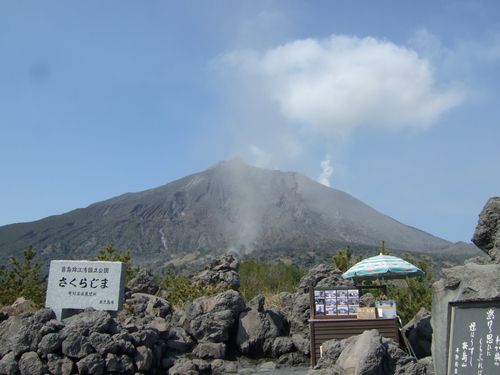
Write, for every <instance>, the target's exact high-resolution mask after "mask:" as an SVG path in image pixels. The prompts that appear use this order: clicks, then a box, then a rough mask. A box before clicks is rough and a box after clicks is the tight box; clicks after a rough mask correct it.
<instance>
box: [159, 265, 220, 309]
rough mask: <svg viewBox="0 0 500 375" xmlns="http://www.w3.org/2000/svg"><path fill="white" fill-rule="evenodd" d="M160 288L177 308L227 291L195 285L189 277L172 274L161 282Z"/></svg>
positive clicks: (168, 274)
mask: <svg viewBox="0 0 500 375" xmlns="http://www.w3.org/2000/svg"><path fill="white" fill-rule="evenodd" d="M159 286H160V289H162V290H163V291H164V292H166V294H167V296H166V298H167V300H168V301H169V302H170V303H172V304H173V305H174V306H177V307H182V306H184V305H185V304H186V303H187V302H191V301H193V300H195V299H196V298H199V297H203V296H213V295H215V294H217V293H220V292H222V291H224V290H225V289H223V288H217V287H215V286H213V285H207V284H199V283H193V282H192V281H191V280H190V279H189V278H188V277H186V276H182V275H176V274H174V273H172V272H169V273H167V274H166V275H165V276H164V277H163V278H162V279H161V280H160V283H159Z"/></svg>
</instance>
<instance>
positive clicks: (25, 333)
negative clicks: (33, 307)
mask: <svg viewBox="0 0 500 375" xmlns="http://www.w3.org/2000/svg"><path fill="white" fill-rule="evenodd" d="M42 326H43V324H42V323H39V322H37V321H35V320H34V319H33V317H32V315H31V314H29V313H25V314H21V315H16V316H11V317H9V318H8V319H7V320H4V321H3V322H1V323H0V358H1V357H3V356H4V355H5V354H7V353H8V352H10V351H12V352H14V355H15V356H19V355H20V354H22V353H24V352H28V351H33V352H34V351H36V350H37V347H38V342H39V341H40V340H41V338H42V337H41V335H40V333H39V330H40V329H41V328H42Z"/></svg>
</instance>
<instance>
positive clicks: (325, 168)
mask: <svg viewBox="0 0 500 375" xmlns="http://www.w3.org/2000/svg"><path fill="white" fill-rule="evenodd" d="M320 165H321V174H320V175H319V177H318V182H319V183H320V184H323V185H325V186H328V187H330V186H331V185H330V179H331V178H332V176H333V167H332V165H331V160H330V156H328V155H327V156H326V157H325V160H323V161H322V162H321V164H320Z"/></svg>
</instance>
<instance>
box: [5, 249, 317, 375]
mask: <svg viewBox="0 0 500 375" xmlns="http://www.w3.org/2000/svg"><path fill="white" fill-rule="evenodd" d="M237 269H238V261H237V260H236V259H235V258H234V257H232V256H225V257H223V258H222V259H220V260H217V261H214V262H213V263H212V264H211V267H210V268H207V269H206V270H205V271H203V272H202V273H201V274H199V275H197V276H196V277H195V280H196V282H199V283H204V282H206V283H209V284H211V285H215V286H217V287H222V286H224V287H226V288H227V287H228V286H232V287H236V286H239V278H238V273H237ZM155 294H157V295H155ZM159 295H161V293H160V291H159V290H158V285H157V283H156V282H155V281H154V278H153V277H152V275H151V274H150V273H148V272H147V271H141V272H140V273H139V274H138V275H137V276H136V277H135V278H134V279H133V280H131V282H129V284H128V292H127V293H126V300H125V304H124V310H122V311H121V312H119V313H118V314H117V316H116V317H113V316H111V315H110V314H109V313H108V312H105V311H94V310H91V309H88V310H85V311H83V312H81V313H79V314H76V315H73V316H71V317H70V318H67V319H64V320H63V321H58V320H56V319H55V318H56V317H55V315H54V313H53V312H52V311H51V310H50V309H42V310H38V311H36V312H34V313H33V312H26V313H21V314H19V315H12V314H9V313H2V315H1V316H0V374H1V375H3V374H21V375H27V374H30V375H38V374H40V375H42V374H54V375H65V374H67V375H69V374H75V373H79V374H93V375H100V374H108V373H113V374H136V373H137V374H159V373H161V374H167V373H168V374H171V375H175V374H177V375H180V374H183V375H184V374H226V373H236V372H237V371H238V362H237V361H235V359H237V358H238V357H239V356H241V355H246V356H249V357H253V358H262V357H268V358H274V359H275V360H279V361H280V362H282V363H287V364H297V363H304V362H306V361H307V358H306V356H305V354H304V352H305V351H307V350H306V349H304V348H305V347H307V346H308V345H307V344H306V343H304V342H302V341H300V339H299V340H295V339H294V338H292V336H289V333H290V329H289V323H288V320H287V319H286V317H285V316H284V315H283V314H282V313H281V312H280V311H278V310H272V309H268V310H266V309H264V302H265V301H264V298H263V297H259V298H256V299H255V300H254V301H251V302H250V303H249V304H248V306H247V304H246V303H245V302H244V300H243V298H242V297H241V294H240V293H239V292H238V291H235V290H232V289H229V290H226V291H223V292H221V293H218V294H216V295H214V296H209V297H201V298H198V299H196V300H194V301H193V302H191V303H189V304H187V305H186V306H184V307H183V308H177V309H176V308H174V307H173V306H171V304H170V303H169V302H168V301H167V300H165V299H164V298H162V297H160V296H159ZM12 311H14V310H12ZM296 342H297V344H296ZM300 349H303V350H304V352H299V350H300Z"/></svg>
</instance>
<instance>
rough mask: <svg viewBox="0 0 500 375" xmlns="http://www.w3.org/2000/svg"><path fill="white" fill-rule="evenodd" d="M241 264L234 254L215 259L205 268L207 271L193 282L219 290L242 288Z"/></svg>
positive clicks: (194, 278) (197, 276)
mask: <svg viewBox="0 0 500 375" xmlns="http://www.w3.org/2000/svg"><path fill="white" fill-rule="evenodd" d="M239 266H240V263H239V261H238V259H236V258H235V257H234V255H232V254H227V255H224V256H222V257H221V258H218V259H215V260H213V261H212V262H210V264H209V265H207V266H206V267H205V270H204V271H202V272H201V273H199V274H198V275H196V276H194V277H193V281H194V282H196V283H201V284H208V285H212V286H215V287H216V288H218V289H228V288H230V289H234V290H238V289H239V288H240V276H239V274H238V268H239Z"/></svg>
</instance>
